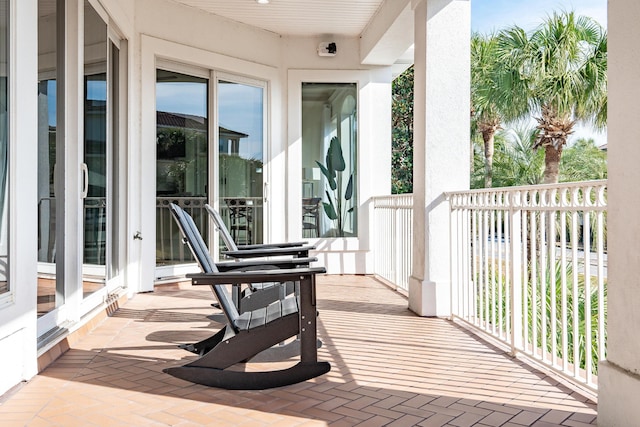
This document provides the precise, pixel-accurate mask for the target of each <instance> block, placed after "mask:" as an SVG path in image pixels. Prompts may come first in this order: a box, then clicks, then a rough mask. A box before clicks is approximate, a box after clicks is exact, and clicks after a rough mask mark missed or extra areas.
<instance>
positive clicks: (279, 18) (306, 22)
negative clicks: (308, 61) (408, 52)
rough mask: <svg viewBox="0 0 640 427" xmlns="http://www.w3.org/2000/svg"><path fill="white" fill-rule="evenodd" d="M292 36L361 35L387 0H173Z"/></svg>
mask: <svg viewBox="0 0 640 427" xmlns="http://www.w3.org/2000/svg"><path fill="white" fill-rule="evenodd" d="M173 1H175V2H176V3H181V4H184V5H187V6H190V7H193V8H196V9H200V10H203V11H205V12H209V13H213V14H216V15H220V16H223V17H225V18H228V19H231V20H233V21H237V22H241V23H244V24H248V25H251V26H253V27H258V28H262V29H265V30H267V31H271V32H274V33H277V34H280V35H288V36H291V35H293V36H321V35H334V36H354V37H355V36H359V35H361V34H362V33H363V31H364V30H365V28H366V27H367V24H368V23H369V21H370V20H371V19H372V17H373V16H374V15H375V14H376V12H377V11H378V9H379V8H380V6H381V5H382V3H384V1H385V0H270V3H269V4H258V3H257V2H256V1H255V0H173Z"/></svg>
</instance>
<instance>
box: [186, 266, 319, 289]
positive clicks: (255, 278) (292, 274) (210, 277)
mask: <svg viewBox="0 0 640 427" xmlns="http://www.w3.org/2000/svg"><path fill="white" fill-rule="evenodd" d="M326 272H327V270H326V269H325V268H324V267H310V268H294V269H291V270H254V271H226V272H220V273H194V274H187V277H188V278H190V279H191V282H192V283H193V284H194V285H209V286H211V285H235V284H247V283H262V282H287V281H294V280H300V279H303V278H305V277H309V276H315V275H316V274H323V273H326Z"/></svg>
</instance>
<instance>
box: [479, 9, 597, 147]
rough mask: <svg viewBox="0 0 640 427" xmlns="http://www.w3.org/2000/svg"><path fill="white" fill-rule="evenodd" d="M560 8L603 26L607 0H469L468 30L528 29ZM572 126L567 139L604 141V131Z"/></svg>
mask: <svg viewBox="0 0 640 427" xmlns="http://www.w3.org/2000/svg"><path fill="white" fill-rule="evenodd" d="M562 10H566V11H570V10H573V11H575V12H576V13H577V14H579V15H585V16H589V17H591V18H593V19H595V20H596V21H597V22H598V23H599V24H600V25H602V26H603V27H605V28H606V26H607V0H471V30H472V31H476V32H478V33H481V34H490V33H492V32H497V31H499V30H501V29H503V28H505V27H510V26H512V25H518V26H520V27H522V28H524V29H525V30H527V31H529V30H533V29H534V28H535V27H537V26H538V25H539V24H540V23H541V22H542V21H544V19H545V18H546V17H547V16H549V15H551V14H552V13H553V12H554V11H562ZM534 124H535V122H534ZM574 130H575V132H574V134H573V135H571V137H570V138H569V143H571V141H574V140H576V139H579V138H593V139H594V140H595V142H596V144H597V145H601V144H605V143H606V142H607V135H606V131H605V132H597V131H595V130H593V129H591V128H589V127H585V126H581V125H577V126H576V127H575V128H574Z"/></svg>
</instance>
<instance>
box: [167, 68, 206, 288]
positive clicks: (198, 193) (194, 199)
mask: <svg viewBox="0 0 640 427" xmlns="http://www.w3.org/2000/svg"><path fill="white" fill-rule="evenodd" d="M208 87H209V85H208V80H207V79H206V78H201V77H194V76H190V75H187V74H181V73H177V72H173V71H166V70H161V69H158V70H157V73H156V126H157V130H156V266H157V267H162V266H169V268H170V269H173V267H172V266H175V265H177V264H186V263H189V264H190V263H193V262H195V261H194V259H193V257H192V256H191V253H190V252H189V250H188V249H187V248H186V246H185V245H183V244H182V237H181V235H180V231H179V230H178V227H177V226H176V224H175V221H174V220H173V218H172V217H171V213H170V211H169V203H176V204H178V205H179V206H181V207H182V208H183V209H185V210H186V211H187V212H188V213H189V214H190V215H191V216H192V217H193V219H194V221H195V222H196V224H197V226H198V229H199V230H200V233H201V234H202V236H203V237H204V238H205V239H206V238H207V235H208V223H209V221H208V217H207V214H206V212H205V210H204V204H205V203H207V201H208V196H207V180H208V179H209V178H208V176H209V175H208V156H209V154H208V153H209V151H208V126H209V124H208V113H207V111H208V110H207V109H208V102H207V94H208V90H209V89H208ZM156 274H158V275H160V276H167V275H173V273H170V272H167V273H166V274H164V273H161V272H160V270H158V269H156Z"/></svg>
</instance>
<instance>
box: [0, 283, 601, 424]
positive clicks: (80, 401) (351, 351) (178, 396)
mask: <svg viewBox="0 0 640 427" xmlns="http://www.w3.org/2000/svg"><path fill="white" fill-rule="evenodd" d="M318 298H319V302H318V306H319V311H320V318H319V334H320V338H321V339H322V341H323V343H324V345H323V346H322V348H321V349H319V354H318V355H319V359H320V360H327V361H329V362H330V363H331V365H332V369H331V372H329V373H328V374H327V375H324V376H322V377H320V378H316V379H315V380H312V381H307V382H305V383H301V384H297V385H293V386H287V387H282V388H278V389H271V390H264V391H226V390H220V389H213V388H207V387H203V386H199V385H193V384H190V383H187V382H184V381H182V380H179V379H176V378H173V377H171V376H169V375H167V374H164V373H162V369H163V368H166V367H168V366H173V365H178V364H182V363H184V361H185V360H186V359H189V358H191V357H192V356H191V354H190V353H186V352H185V351H184V350H180V349H177V348H176V346H175V344H176V343H179V342H188V341H191V340H193V339H199V338H203V337H205V336H208V335H210V330H211V329H212V328H219V327H220V324H219V323H217V322H215V321H211V320H209V319H207V318H206V317H205V316H206V315H210V314H211V313H213V312H215V309H213V308H211V306H210V303H211V302H212V294H211V291H210V290H209V289H208V288H207V287H202V288H200V287H193V288H189V289H183V290H162V291H156V292H155V293H149V294H140V295H137V296H136V297H135V298H133V299H132V300H130V301H128V302H127V303H126V304H125V305H124V307H122V308H120V309H119V310H118V311H117V312H116V313H115V314H114V315H113V316H111V317H109V318H107V319H106V320H105V321H104V322H103V323H101V324H100V325H99V326H98V327H97V328H96V329H94V330H93V332H92V333H91V334H89V335H88V336H86V337H85V338H84V339H82V340H80V341H79V342H77V343H75V344H74V345H73V346H72V348H71V350H69V351H68V352H67V353H65V354H64V355H63V356H62V357H60V358H59V359H58V360H57V361H56V362H55V363H54V364H52V365H51V366H50V367H49V368H47V369H46V370H45V371H43V372H42V373H41V374H40V375H38V376H37V377H35V378H34V379H33V380H31V381H30V382H28V383H27V384H25V385H24V386H22V387H21V388H19V389H18V391H16V392H14V393H12V394H11V395H6V396H4V397H3V398H1V399H0V425H2V426H14V425H15V426H21V425H29V426H53V425H56V426H65V427H66V426H166V425H175V426H185V427H186V426H203V425H206V426H262V425H268V426H322V425H332V426H351V425H362V426H382V425H389V426H412V425H419V426H458V427H461V426H472V425H473V426H529V425H532V426H539V427H542V426H575V427H577V426H586V425H594V424H595V423H596V411H595V405H594V404H593V403H591V402H588V401H587V399H585V398H583V397H582V396H581V395H579V394H577V393H572V391H571V390H570V389H568V388H566V387H565V386H563V385H561V384H559V383H558V382H557V381H555V380H553V379H552V378H549V377H547V376H545V375H543V374H540V373H538V372H536V371H535V370H533V369H531V368H529V367H528V366H527V365H525V364H524V363H523V362H521V361H519V360H517V359H513V358H511V357H510V356H509V355H507V354H505V353H504V352H502V351H500V350H498V349H496V348H494V347H491V346H488V345H487V344H485V343H484V342H483V341H481V340H479V339H477V338H475V337H474V336H473V335H471V334H469V333H468V332H467V331H465V330H464V329H463V328H461V327H459V326H456V325H455V324H452V323H451V322H449V321H447V320H443V319H431V318H420V317H417V316H415V315H413V314H412V313H411V312H409V311H408V310H407V308H406V307H407V301H406V299H405V298H404V297H403V296H401V295H399V294H398V293H396V292H394V291H392V290H390V289H389V288H387V287H385V286H384V285H382V284H380V283H378V282H377V281H376V280H374V279H372V278H369V277H363V276H324V277H320V278H319V280H318Z"/></svg>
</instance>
